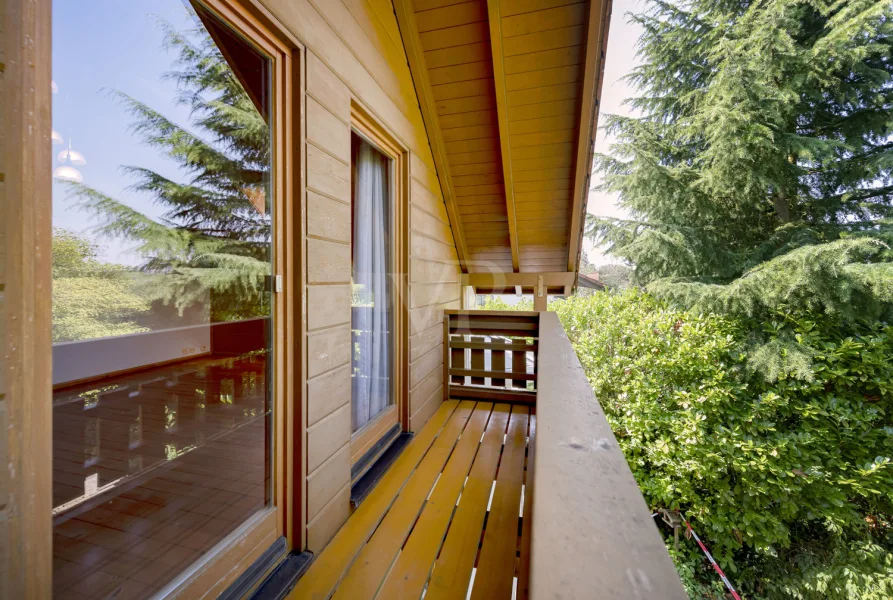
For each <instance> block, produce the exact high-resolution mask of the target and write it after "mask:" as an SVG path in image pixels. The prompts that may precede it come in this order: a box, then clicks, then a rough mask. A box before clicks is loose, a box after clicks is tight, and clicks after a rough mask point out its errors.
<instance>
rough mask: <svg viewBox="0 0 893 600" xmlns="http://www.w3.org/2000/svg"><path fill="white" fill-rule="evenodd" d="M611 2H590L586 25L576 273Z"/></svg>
mask: <svg viewBox="0 0 893 600" xmlns="http://www.w3.org/2000/svg"><path fill="white" fill-rule="evenodd" d="M610 6H611V0H590V3H589V18H588V19H587V25H586V64H585V67H584V68H585V71H584V75H583V96H582V97H581V108H580V123H579V128H578V130H577V131H578V133H577V159H576V171H575V174H574V204H573V207H572V208H571V227H570V233H569V236H570V237H569V239H568V245H567V270H568V271H576V270H577V265H578V263H579V257H580V248H581V247H582V239H583V226H584V225H585V219H584V215H585V214H586V201H587V199H588V197H589V180H590V177H591V175H592V148H593V144H594V143H595V132H596V127H595V125H596V123H597V115H598V96H599V94H600V90H601V85H600V84H599V82H600V81H601V79H602V70H603V68H604V67H603V62H604V61H603V60H602V55H603V54H604V49H605V42H606V41H607V33H608V21H609V14H610V13H609V9H610Z"/></svg>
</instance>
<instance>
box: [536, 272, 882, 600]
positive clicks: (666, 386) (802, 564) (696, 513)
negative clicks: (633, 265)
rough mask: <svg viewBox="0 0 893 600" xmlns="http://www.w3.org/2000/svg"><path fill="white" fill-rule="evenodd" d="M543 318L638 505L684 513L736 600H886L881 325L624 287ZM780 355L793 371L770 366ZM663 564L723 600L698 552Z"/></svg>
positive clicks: (698, 593) (559, 307)
mask: <svg viewBox="0 0 893 600" xmlns="http://www.w3.org/2000/svg"><path fill="white" fill-rule="evenodd" d="M552 310H555V311H556V312H557V314H558V316H559V318H560V319H561V321H562V323H563V324H564V326H565V329H566V330H567V332H568V335H569V336H570V338H571V341H572V343H573V344H574V347H575V349H576V351H577V355H578V356H579V358H580V361H581V363H582V364H583V367H584V368H585V370H586V373H587V374H588V377H589V379H590V382H591V383H592V386H593V388H594V390H595V393H596V396H597V398H598V399H599V401H600V402H601V404H602V407H603V408H604V410H605V412H606V414H607V416H608V419H609V421H610V422H611V425H612V427H613V429H614V432H615V434H616V436H617V439H618V441H619V443H620V445H621V447H622V448H623V451H624V452H625V454H626V457H627V460H628V461H629V463H630V467H631V468H632V470H633V473H634V474H635V477H636V480H637V482H638V484H639V486H640V488H641V489H642V493H643V494H644V496H645V498H646V501H647V502H648V504H649V505H650V506H652V507H653V508H673V509H680V510H682V511H683V512H684V513H685V514H686V515H687V516H688V518H689V519H690V520H691V522H692V525H693V527H695V529H696V530H697V531H698V532H699V534H701V535H702V537H703V538H705V539H706V541H707V543H708V544H709V545H710V547H711V551H712V552H713V553H714V556H715V557H716V558H717V560H718V561H719V562H720V564H721V565H722V566H723V568H724V569H725V570H726V571H727V573H728V574H729V575H731V576H732V578H733V580H734V581H735V582H736V583H737V584H738V586H739V587H740V588H741V590H742V592H743V593H744V594H745V596H746V597H748V598H772V599H775V598H798V599H819V598H823V599H824V598H841V599H848V600H850V599H852V600H855V599H860V600H869V599H871V600H874V599H878V600H880V599H882V598H883V599H887V598H891V597H893V416H891V412H893V361H891V360H890V357H891V356H893V327H890V326H888V325H885V324H876V325H870V326H868V325H865V326H856V325H852V324H848V325H847V327H846V329H842V328H841V326H840V324H839V322H837V321H835V320H833V319H831V318H830V317H827V316H816V315H813V314H810V313H808V312H802V311H801V312H798V313H793V314H778V313H774V314H773V315H772V316H771V317H768V318H766V319H765V320H763V321H762V322H755V321H747V320H744V319H741V318H732V317H725V316H717V315H714V314H697V313H694V312H686V311H681V310H676V309H672V308H670V307H669V306H668V305H667V304H666V303H664V302H662V301H660V300H657V299H655V298H654V297H652V296H650V295H648V294H646V293H642V292H637V291H635V290H630V291H627V292H625V293H623V294H595V295H593V296H590V297H587V298H570V299H568V300H566V301H562V302H555V303H553V305H552ZM755 331H756V332H758V333H760V335H761V343H760V344H759V345H756V346H755V345H752V344H749V341H748V340H749V338H751V337H752V334H753V333H754V332H755ZM767 348H771V349H773V350H772V352H768V351H767ZM754 352H763V354H762V355H759V356H755V355H753V354H754ZM788 353H794V354H796V355H798V356H801V357H803V360H801V361H800V362H799V363H798V364H799V368H796V369H794V368H775V369H774V370H773V368H772V365H773V364H776V363H777V362H778V360H777V359H778V357H779V356H780V357H781V358H782V359H783V358H784V356H785V355H786V354H788ZM785 364H787V363H785ZM683 545H685V546H693V545H694V544H693V542H683ZM675 558H676V560H677V564H678V565H679V570H680V573H681V574H682V575H685V577H684V578H685V579H686V581H687V587H688V589H689V591H690V593H691V594H692V596H693V597H696V598H716V597H721V596H717V595H716V587H715V585H714V584H715V581H716V576H715V574H714V573H713V572H712V571H710V570H709V569H708V568H707V566H706V563H704V562H703V558H702V557H701V556H700V554H699V553H698V552H697V551H695V550H693V549H692V548H689V549H687V550H683V548H680V552H679V553H678V554H677V555H676V556H675Z"/></svg>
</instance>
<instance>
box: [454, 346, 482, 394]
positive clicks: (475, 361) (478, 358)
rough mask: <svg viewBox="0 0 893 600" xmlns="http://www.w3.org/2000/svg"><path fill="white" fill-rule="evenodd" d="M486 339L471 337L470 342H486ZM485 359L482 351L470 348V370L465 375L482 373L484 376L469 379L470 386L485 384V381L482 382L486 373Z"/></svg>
mask: <svg viewBox="0 0 893 600" xmlns="http://www.w3.org/2000/svg"><path fill="white" fill-rule="evenodd" d="M486 339H487V338H484V337H472V338H471V341H473V342H477V341H486ZM485 358H486V357H485V356H484V350H482V349H480V348H472V349H471V370H470V371H469V372H468V373H466V375H471V374H472V373H475V372H478V373H484V375H481V376H479V377H474V376H472V378H471V384H472V385H484V384H485V383H486V381H485V380H484V378H485V377H486V372H487V370H486V368H485V364H486V361H485ZM451 371H452V369H451ZM457 375H458V373H457Z"/></svg>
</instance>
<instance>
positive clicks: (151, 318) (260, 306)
mask: <svg viewBox="0 0 893 600" xmlns="http://www.w3.org/2000/svg"><path fill="white" fill-rule="evenodd" d="M52 19H53V23H52V25H53V91H54V96H53V119H54V122H53V136H52V138H53V143H54V144H56V145H57V152H56V154H55V158H56V164H55V165H54V171H53V176H54V183H53V226H54V230H53V341H54V345H53V386H54V393H53V556H54V571H55V573H54V577H53V583H54V593H55V595H56V596H57V597H106V596H115V597H124V596H126V597H132V598H145V597H150V596H152V595H153V594H156V593H157V592H159V591H161V590H163V589H164V588H165V586H167V585H168V584H169V583H170V582H171V581H172V580H174V579H175V578H177V576H178V575H180V574H181V573H182V572H184V571H185V570H186V569H187V568H188V567H189V566H190V565H192V564H193V563H195V562H196V561H197V560H198V559H200V558H202V557H203V556H205V555H207V553H208V552H209V551H210V550H211V549H212V548H214V547H215V546H216V545H217V544H218V543H220V542H221V541H222V540H224V539H225V538H226V537H227V536H228V535H229V534H230V533H232V532H233V531H235V530H236V529H237V528H238V527H240V526H241V525H242V524H243V523H245V522H246V521H247V520H248V519H250V518H251V517H252V516H254V515H255V514H257V513H258V511H261V510H263V509H265V508H266V507H268V506H270V505H271V503H272V490H271V478H272V473H271V439H272V422H273V421H272V417H273V414H272V408H271V407H272V392H273V385H272V384H273V373H274V371H273V358H274V354H273V344H272V339H273V335H272V332H273V320H274V302H273V298H274V296H273V294H272V286H271V281H272V276H273V273H274V271H273V260H274V256H273V242H274V239H273V238H274V236H273V231H274V228H273V225H274V222H273V216H274V214H275V213H276V211H275V210H274V209H275V208H276V202H277V198H275V197H274V196H275V194H274V188H275V186H273V185H272V177H271V175H272V171H273V169H272V165H273V158H274V157H273V155H272V150H271V149H272V147H273V144H272V141H271V138H272V135H273V134H272V129H271V98H270V91H271V89H272V85H271V78H272V72H271V68H272V62H273V61H272V60H271V59H270V58H269V57H268V56H267V55H266V54H264V53H262V52H260V51H259V50H257V49H256V48H255V47H254V46H253V45H252V44H251V43H249V42H248V41H246V40H245V39H243V38H242V37H241V36H240V35H239V34H237V33H236V32H235V31H234V30H232V29H230V28H229V27H228V26H227V25H225V24H224V23H223V22H221V21H220V20H218V19H217V17H216V16H214V15H213V14H211V13H210V12H209V11H207V10H206V9H204V8H203V7H202V6H201V5H199V4H193V3H189V4H183V3H181V2H179V1H177V0H152V1H151V2H150V1H148V0H145V1H142V2H117V1H105V2H89V3H83V2H80V3H71V2H64V1H61V0H57V1H54V2H53V17H52ZM275 189H278V188H275Z"/></svg>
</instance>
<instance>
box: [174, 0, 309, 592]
mask: <svg viewBox="0 0 893 600" xmlns="http://www.w3.org/2000/svg"><path fill="white" fill-rule="evenodd" d="M194 1H196V2H198V3H200V4H202V5H203V6H204V7H205V8H207V9H208V10H210V11H211V12H212V13H214V14H215V15H216V16H217V17H218V18H219V19H220V20H221V21H222V22H223V23H225V24H227V25H228V26H229V27H231V28H232V29H233V30H234V31H236V32H237V33H238V34H239V35H241V36H242V37H244V38H245V39H246V40H247V41H248V43H250V44H252V45H253V46H255V47H256V48H257V49H258V50H260V51H261V52H262V53H263V54H265V55H266V56H267V57H268V58H269V59H270V60H271V64H272V77H271V79H272V81H271V86H272V90H271V92H272V93H271V98H272V107H271V111H270V114H271V130H272V144H273V169H272V170H273V178H272V180H273V198H274V203H273V275H274V279H273V281H274V283H273V286H274V294H275V298H276V301H275V302H274V312H273V340H272V341H273V365H274V367H273V402H272V405H273V431H272V448H271V454H272V459H273V460H272V465H271V478H272V482H273V483H272V506H270V507H268V508H267V509H265V510H263V511H261V512H259V513H257V514H256V515H254V516H253V517H252V518H250V519H249V520H248V521H247V522H245V523H243V524H242V525H241V526H240V527H239V528H238V529H237V530H236V531H235V532H233V533H232V534H230V535H229V536H227V537H226V538H225V539H224V540H222V541H221V542H220V543H219V544H218V545H217V546H216V547H215V548H214V549H212V550H211V551H209V552H208V553H207V554H206V555H205V556H203V557H202V558H201V559H199V561H198V562H196V563H195V564H193V565H192V566H191V567H190V568H189V569H188V570H187V571H186V572H184V573H183V574H181V575H180V576H179V577H178V578H177V580H175V582H174V583H173V584H172V585H170V586H168V587H167V588H166V589H165V591H167V592H169V595H170V597H189V598H191V597H213V596H216V595H219V594H220V593H222V592H223V591H224V590H225V589H226V588H227V586H229V585H230V584H231V583H232V582H233V581H234V580H235V579H236V578H237V577H238V576H239V575H240V574H241V573H242V572H244V571H245V570H246V569H247V568H248V567H249V566H250V565H251V564H252V563H253V562H254V561H255V560H257V559H258V558H259V557H260V555H261V554H262V553H263V552H264V551H265V550H266V549H267V548H269V547H270V545H271V544H272V543H273V542H274V541H275V540H276V539H278V538H279V537H285V538H286V548H287V550H298V551H300V550H303V548H304V547H305V545H306V540H305V537H306V536H305V530H306V523H305V521H306V510H305V507H304V492H303V490H304V480H305V473H304V472H303V463H304V461H303V460H302V459H301V457H302V456H304V455H305V449H306V440H305V437H306V435H305V427H304V424H305V422H306V411H305V410H304V401H303V394H302V392H301V390H302V387H301V382H302V381H303V375H304V373H303V367H302V365H303V361H302V360H301V356H302V354H301V353H302V351H303V338H304V336H303V319H301V318H300V316H301V314H302V312H303V308H302V304H301V290H302V289H303V284H304V281H303V275H302V274H303V272H304V270H303V268H301V266H300V265H301V264H302V261H303V260H304V256H303V254H304V253H303V252H302V250H301V247H300V244H299V243H296V240H300V239H301V227H302V223H303V218H302V217H303V213H304V207H303V202H302V201H301V200H300V199H301V198H303V196H304V194H303V187H304V168H303V161H304V151H303V147H299V146H298V145H297V144H296V140H302V139H303V128H304V122H303V119H304V106H303V98H304V73H305V69H304V64H305V63H304V60H305V58H304V57H305V48H304V46H303V45H302V44H301V43H300V42H298V41H297V40H296V39H294V38H293V37H292V36H290V35H289V34H288V33H287V31H286V29H285V28H284V27H282V26H281V24H279V23H278V22H277V21H276V20H275V19H274V18H273V16H272V15H271V14H269V13H268V12H267V11H266V10H265V9H263V8H262V7H261V6H260V4H259V3H257V2H255V1H254V0H194ZM279 278H281V281H282V288H281V290H279V289H278V280H279Z"/></svg>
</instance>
